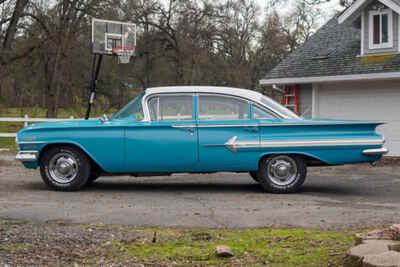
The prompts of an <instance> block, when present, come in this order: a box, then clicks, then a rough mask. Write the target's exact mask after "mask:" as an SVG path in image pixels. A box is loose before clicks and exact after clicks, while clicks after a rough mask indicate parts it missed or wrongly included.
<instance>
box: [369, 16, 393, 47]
mask: <svg viewBox="0 0 400 267" xmlns="http://www.w3.org/2000/svg"><path fill="white" fill-rule="evenodd" d="M369 23H370V25H369V28H370V30H369V33H370V37H369V46H370V48H372V49H376V48H388V47H392V46H393V30H392V25H393V24H392V23H393V21H392V12H391V11H390V10H383V11H371V12H370V19H369Z"/></svg>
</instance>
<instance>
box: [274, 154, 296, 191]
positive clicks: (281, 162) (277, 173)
mask: <svg viewBox="0 0 400 267" xmlns="http://www.w3.org/2000/svg"><path fill="white" fill-rule="evenodd" d="M267 170H268V176H269V178H270V179H271V181H272V182H273V183H275V184H277V185H279V186H287V185H290V184H291V183H293V182H294V181H295V180H296V178H297V164H296V162H295V161H294V159H292V158H291V157H288V156H284V155H282V156H277V157H275V158H273V159H272V160H271V161H269V162H268V165H267Z"/></svg>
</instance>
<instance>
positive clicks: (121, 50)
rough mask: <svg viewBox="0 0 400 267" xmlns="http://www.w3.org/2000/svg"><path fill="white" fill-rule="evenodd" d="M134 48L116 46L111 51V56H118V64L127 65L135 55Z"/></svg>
mask: <svg viewBox="0 0 400 267" xmlns="http://www.w3.org/2000/svg"><path fill="white" fill-rule="evenodd" d="M135 51H136V46H117V47H116V48H114V49H113V50H112V53H113V55H116V56H118V63H120V64H128V63H129V61H130V59H131V57H133V56H134V55H135Z"/></svg>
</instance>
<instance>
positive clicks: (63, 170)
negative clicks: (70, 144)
mask: <svg viewBox="0 0 400 267" xmlns="http://www.w3.org/2000/svg"><path fill="white" fill-rule="evenodd" d="M77 174H78V162H77V160H76V158H75V157H74V156H73V155H71V154H69V153H66V152H60V153H58V154H56V155H54V156H53V157H52V158H51V160H50V162H49V175H50V177H51V178H52V179H53V180H54V181H56V182H57V183H60V184H67V183H70V182H71V181H73V180H74V179H75V177H76V175H77Z"/></svg>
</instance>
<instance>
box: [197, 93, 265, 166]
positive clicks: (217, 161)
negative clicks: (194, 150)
mask: <svg viewBox="0 0 400 267" xmlns="http://www.w3.org/2000/svg"><path fill="white" fill-rule="evenodd" d="M198 107H199V108H198V132H199V170H200V171H207V170H208V171H244V170H247V171H248V170H256V169H257V168H258V160H259V159H258V157H259V152H258V151H259V133H258V121H256V120H252V119H250V107H251V106H250V104H249V103H248V101H247V100H244V99H240V98H236V97H231V96H225V95H215V94H214V95H206V94H200V95H199V96H198Z"/></svg>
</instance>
